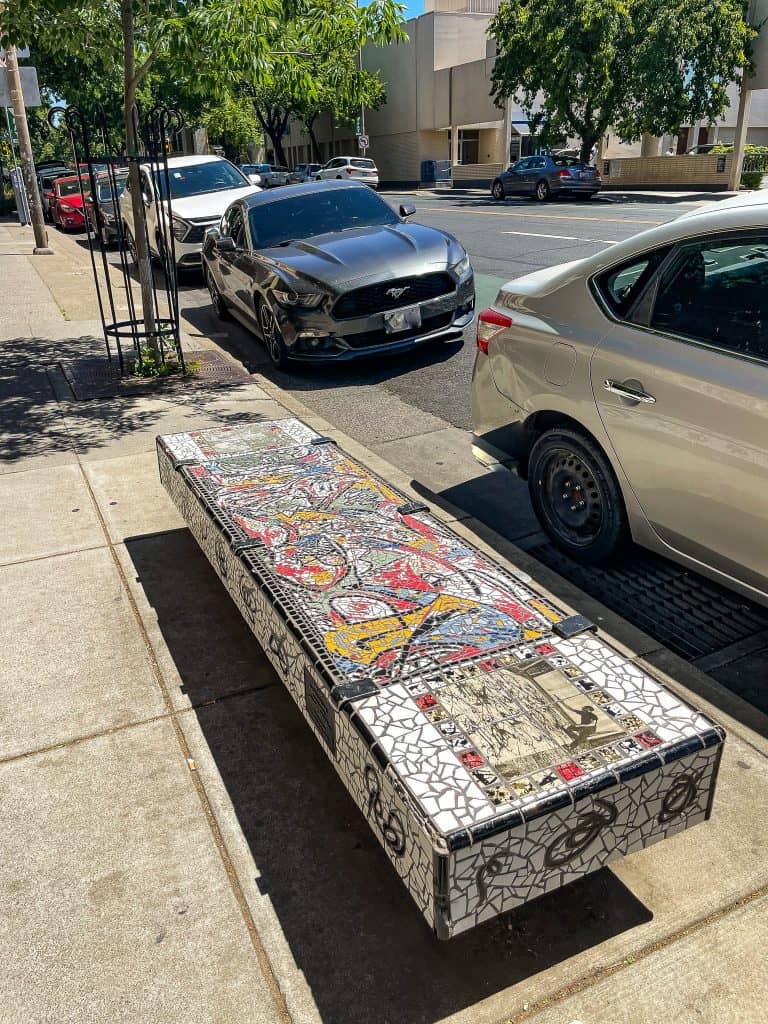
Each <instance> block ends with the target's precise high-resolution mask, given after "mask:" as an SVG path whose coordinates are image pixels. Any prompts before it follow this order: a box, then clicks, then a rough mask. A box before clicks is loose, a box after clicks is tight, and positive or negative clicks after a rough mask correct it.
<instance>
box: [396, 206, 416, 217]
mask: <svg viewBox="0 0 768 1024" xmlns="http://www.w3.org/2000/svg"><path fill="white" fill-rule="evenodd" d="M414 213H416V207H415V206H414V205H413V203H401V204H400V216H401V217H402V218H403V220H405V218H406V217H412V216H413V215H414Z"/></svg>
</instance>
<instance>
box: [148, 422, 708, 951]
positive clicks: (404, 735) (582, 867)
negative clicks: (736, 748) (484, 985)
mask: <svg viewBox="0 0 768 1024" xmlns="http://www.w3.org/2000/svg"><path fill="white" fill-rule="evenodd" d="M157 444H158V459H159V466H160V476H161V479H162V482H163V484H164V486H165V487H166V489H167V490H168V492H169V494H170V495H171V497H172V499H173V501H174V502H175V504H176V505H177V507H178V509H179V511H180V512H181V514H182V516H183V517H184V519H185V521H186V523H187V524H188V526H189V529H190V530H191V532H192V534H193V536H194V537H195V539H196V540H197V542H198V544H199V545H200V547H201V548H202V550H203V551H204V552H205V554H206V555H207V557H208V558H209V559H210V561H211V564H212V565H213V567H214V569H215V570H216V572H217V573H218V575H219V577H220V578H221V580H222V582H223V584H224V586H225V587H226V588H227V590H228V592H229V594H230V595H231V597H232V599H233V600H234V601H235V603H236V604H237V606H238V608H239V609H240V611H241V613H242V614H243V616H244V617H245V619H246V621H247V623H248V625H249V626H250V628H251V630H252V631H253V633H254V635H255V637H256V638H257V640H258V641H259V643H260V644H261V646H262V647H263V648H264V650H265V652H266V654H267V656H268V657H269V659H270V661H271V662H272V664H273V665H274V667H275V668H276V670H277V672H278V673H279V674H280V676H281V678H282V680H283V682H284V683H285V685H286V687H287V688H288V690H289V691H290V693H291V696H292V697H293V699H294V700H295V701H296V703H297V704H298V706H299V708H300V709H301V711H302V713H303V715H304V716H305V718H306V720H307V722H308V724H309V726H310V727H311V729H312V731H313V732H314V734H315V736H316V737H317V739H318V741H319V742H320V743H321V745H322V747H323V749H324V750H325V752H326V754H327V756H328V758H329V759H330V761H331V763H332V764H333V765H334V767H335V768H336V771H337V772H338V773H339V775H340V776H341V778H342V780H343V781H344V784H345V785H346V787H347V789H348V790H349V792H350V794H351V795H352V797H353V799H354V800H355V802H356V804H357V805H358V807H359V808H360V810H361V811H362V813H363V814H364V815H365V816H366V818H367V819H368V822H369V824H370V826H371V828H372V829H373V831H374V833H375V834H376V836H377V837H378V839H379V841H380V843H381V844H382V846H383V848H384V850H385V851H386V854H387V856H388V857H389V859H390V861H391V862H392V864H393V866H394V868H395V870H396V871H397V873H398V875H399V876H400V878H401V879H402V881H403V882H404V883H405V885H406V887H407V888H408V891H409V892H410V893H411V896H412V897H413V899H414V900H415V901H416V903H417V905H418V906H419V908H420V910H421V911H422V913H423V914H424V916H425V917H426V919H427V921H428V922H429V924H430V925H431V927H432V928H433V929H434V930H435V932H436V934H437V935H438V936H439V937H440V938H448V937H450V936H452V935H455V934H457V933H459V932H462V931H465V930H466V929H468V928H471V927H473V926H475V925H477V924H479V923H480V922H482V921H485V920H487V919H488V918H491V917H493V916H494V915H496V914H499V913H501V912H502V911H505V910H509V909H510V908H512V907H515V906H518V905H519V904H522V903H525V902H526V901H528V900H531V899H534V898H535V897H537V896H540V895H541V894H542V893H545V892H548V891H550V890H552V889H556V888H557V887H558V886H562V885H565V884H566V883H568V882H571V881H573V880H574V879H576V878H579V877H580V876H583V875H586V874H588V873H589V872H591V871H595V870H597V869H598V868H600V867H602V866H603V865H604V864H607V863H608V862H609V861H611V860H614V859H615V858H617V857H621V856H624V855H625V854H628V853H632V852H633V851H635V850H639V849H641V848H642V847H645V846H648V845H650V844H651V843H655V842H657V841H658V840H660V839H664V838H666V837H668V836H671V835H674V834H675V833H677V832H680V831H681V830H682V829H685V828H688V827H689V826H691V825H695V824H697V823H698V822H702V821H705V820H706V819H707V818H708V817H709V815H710V811H711V807H712V799H713V796H714V789H715V781H716V776H717V769H718V764H719V760H720V754H721V752H722V744H723V742H724V739H725V734H724V732H723V730H722V729H721V728H719V727H717V726H715V725H714V724H713V723H712V722H710V721H708V720H707V719H706V718H704V717H703V716H702V715H700V714H698V713H697V712H695V711H693V710H692V709H690V708H689V707H687V706H686V705H685V704H683V703H681V701H679V700H678V699H677V698H676V697H675V696H673V695H672V694H671V693H669V692H668V691H667V690H665V689H664V688H663V687H662V686H661V685H660V684H659V683H658V682H656V681H655V680H654V679H652V678H651V677H650V676H648V675H646V674H645V673H643V672H642V671H641V670H640V669H639V668H638V667H637V666H636V665H634V664H633V663H632V662H630V661H628V660H627V659H626V658H625V657H623V656H622V655H620V654H619V653H618V652H617V651H616V650H614V649H613V648H612V647H610V646H609V645H608V644H607V643H605V642H604V641H603V640H602V639H600V638H598V637H597V636H596V634H595V630H594V627H593V626H592V625H591V623H589V622H588V621H587V620H586V619H583V618H582V617H581V616H564V615H563V614H562V613H561V612H560V611H559V610H558V608H557V607H555V606H554V605H553V604H552V603H550V601H549V600H548V599H546V598H544V597H542V596H540V595H539V594H538V593H537V592H536V588H535V585H534V584H533V583H531V581H530V578H529V577H527V576H526V575H524V574H523V573H520V572H517V571H516V570H514V569H513V568H504V567H502V566H501V565H499V564H497V563H496V562H494V561H493V560H492V559H490V558H488V557H487V556H486V555H484V554H482V553H480V552H479V551H478V550H476V549H475V548H473V547H472V546H471V545H470V544H468V543H467V542H466V541H465V540H463V539H462V538H460V537H459V536H458V535H457V534H456V533H454V532H453V531H452V530H451V529H450V528H449V527H448V526H446V525H444V524H443V523H441V522H440V521H438V520H437V519H436V518H435V517H433V516H432V515H431V514H430V513H429V511H428V509H427V508H426V507H425V506H420V505H417V504H414V503H413V502H409V501H408V500H407V498H406V497H405V496H404V495H403V494H401V493H399V492H398V491H396V490H395V489H394V488H392V487H391V486H389V485H388V484H387V483H386V482H385V481H383V480H381V479H379V478H377V477H376V476H374V475H373V474H372V473H370V472H369V471H368V470H367V469H365V468H364V467H363V466H362V465H360V464H359V463H357V462H355V461H354V460H353V459H351V458H350V457H349V456H348V455H346V454H345V453H344V452H343V451H342V450H340V449H339V448H338V447H337V446H336V445H335V444H334V443H333V442H332V441H331V440H330V439H329V438H324V437H321V436H319V435H318V434H316V433H315V432H314V431H313V430H311V429H309V428H308V427H307V426H305V425H304V424H303V423H301V422H300V421H298V420H296V419H284V420H277V421H273V422H268V423H263V422H262V423H255V424H253V425H250V426H237V427H231V428H229V427H222V428H216V429H210V430H204V431H199V432H195V433H189V434H172V435H169V436H165V437H159V438H158V440H157Z"/></svg>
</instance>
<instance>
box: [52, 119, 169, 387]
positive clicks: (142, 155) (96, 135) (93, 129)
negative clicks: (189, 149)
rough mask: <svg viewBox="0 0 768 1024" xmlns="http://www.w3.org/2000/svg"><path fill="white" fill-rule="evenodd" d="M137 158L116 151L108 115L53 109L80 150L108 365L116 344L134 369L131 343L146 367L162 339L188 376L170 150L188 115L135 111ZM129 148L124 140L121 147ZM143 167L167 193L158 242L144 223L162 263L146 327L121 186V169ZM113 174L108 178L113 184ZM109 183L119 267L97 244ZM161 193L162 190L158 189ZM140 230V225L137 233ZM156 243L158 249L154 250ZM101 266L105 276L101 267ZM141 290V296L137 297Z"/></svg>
mask: <svg viewBox="0 0 768 1024" xmlns="http://www.w3.org/2000/svg"><path fill="white" fill-rule="evenodd" d="M132 116H133V122H134V129H135V136H136V139H137V150H138V151H137V152H136V153H132V154H130V155H128V156H126V155H125V152H126V147H125V146H123V145H122V144H121V146H120V147H119V148H118V147H116V146H115V145H114V143H113V141H112V139H111V137H110V132H109V127H108V123H107V119H106V117H105V115H104V112H103V111H102V110H100V109H97V110H96V113H95V115H94V117H93V124H92V125H91V124H89V123H88V119H87V118H86V117H85V115H84V114H83V112H82V111H81V110H79V109H78V108H77V107H53V108H52V109H51V110H50V111H49V113H48V120H49V123H50V124H51V125H52V126H53V125H54V124H55V121H56V119H57V118H58V117H63V120H64V123H65V125H66V128H67V131H68V133H69V137H70V141H71V144H72V152H73V156H74V162H75V168H76V170H75V171H73V174H77V175H78V179H79V185H80V198H81V201H82V204H83V216H84V218H85V219H86V232H87V237H88V251H89V254H90V260H91V269H92V271H93V279H94V284H95V287H96V297H97V301H98V306H99V316H100V318H101V325H102V330H103V332H104V341H105V344H106V347H107V358H108V359H109V361H110V362H111V361H112V343H114V347H115V352H116V355H117V360H118V364H119V367H120V373H121V374H124V373H125V372H126V369H127V365H126V363H127V360H126V352H125V351H124V346H125V343H126V342H130V347H131V348H132V354H133V361H134V362H135V364H136V366H137V367H138V368H141V366H142V363H143V359H144V353H143V351H142V350H143V348H144V347H145V346H146V344H147V343H148V341H149V340H150V336H151V337H152V338H153V339H154V340H156V342H157V346H158V350H159V355H160V358H161V360H162V361H163V362H164V361H165V359H166V357H167V354H168V353H169V352H171V351H172V352H174V353H175V355H176V357H177V359H178V361H179V365H180V368H181V371H182V373H186V367H185V364H184V353H183V352H182V348H181V336H180V330H179V289H178V281H177V274H176V249H175V241H174V234H173V230H172V225H173V220H172V210H171V188H170V179H169V174H168V156H167V153H168V150H169V148H170V145H171V140H172V139H173V136H174V135H175V133H176V132H178V131H179V130H180V129H181V128H182V126H183V121H182V118H181V115H180V114H179V113H178V112H177V111H175V110H172V109H169V108H167V107H156V108H155V109H153V110H151V111H150V112H149V113H148V114H147V115H146V116H144V117H142V115H141V112H140V111H139V109H138V107H134V109H133V111H132ZM121 142H122V140H121ZM134 161H135V162H137V163H138V164H139V165H140V167H142V168H144V169H145V170H146V172H147V173H148V175H149V179H150V181H152V182H153V183H154V184H155V187H156V191H157V192H158V193H159V195H158V196H156V197H155V198H154V200H153V202H154V205H155V214H156V222H157V223H156V230H155V232H154V233H153V237H152V239H151V240H150V237H149V231H148V226H147V218H146V216H145V217H144V218H143V230H144V237H145V241H146V246H147V251H148V252H149V253H152V251H153V250H154V251H155V252H156V254H157V261H156V263H155V266H154V267H153V268H152V273H151V294H152V313H153V321H154V322H153V324H152V326H151V329H150V327H149V326H148V325H147V324H146V323H145V319H144V313H143V309H142V303H141V288H140V285H139V282H138V281H137V280H136V279H135V278H134V275H133V273H132V272H131V270H132V268H131V265H130V262H129V254H128V249H129V246H128V242H129V239H128V234H127V231H126V225H125V223H124V221H123V216H122V213H121V211H120V199H119V196H120V189H119V184H122V183H123V182H124V178H123V175H122V174H119V173H118V172H119V171H120V170H123V169H124V170H127V169H128V167H129V164H130V163H131V162H134ZM105 175H106V177H105ZM105 183H106V184H108V186H109V193H110V198H109V199H108V200H106V201H104V205H105V206H107V207H108V208H109V209H111V210H113V211H114V213H115V217H114V232H115V234H116V236H117V254H118V259H117V263H116V264H115V263H112V262H111V261H110V260H109V259H108V257H107V252H106V250H105V247H104V245H103V244H102V245H100V246H99V249H98V256H97V251H96V249H95V240H96V237H98V238H100V239H101V238H103V237H104V233H105V228H106V222H105V220H104V210H103V209H102V202H101V201H100V200H99V193H98V185H99V184H102V185H103V184H105ZM158 185H159V186H160V187H159V188H157V186H158ZM87 198H90V200H91V203H92V207H93V216H94V219H95V228H96V230H95V232H93V231H92V230H91V229H90V226H89V221H88V218H87V202H86V199H87ZM134 229H135V226H134ZM150 241H151V243H152V244H150ZM97 260H98V262H100V263H101V268H100V270H101V272H99V269H98V266H97ZM115 271H117V272H118V273H119V275H120V278H121V279H122V286H123V288H124V290H125V303H126V306H125V308H126V309H127V313H128V316H127V317H124V316H119V315H118V313H119V312H122V310H120V309H119V303H118V302H117V301H116V296H115V285H114V283H113V279H112V275H113V273H114V272H115ZM134 289H136V290H137V291H138V296H137V295H136V294H134Z"/></svg>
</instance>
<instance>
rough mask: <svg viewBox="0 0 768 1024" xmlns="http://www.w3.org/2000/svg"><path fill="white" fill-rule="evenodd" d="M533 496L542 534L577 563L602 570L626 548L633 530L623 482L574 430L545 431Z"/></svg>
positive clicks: (534, 458)
mask: <svg viewBox="0 0 768 1024" xmlns="http://www.w3.org/2000/svg"><path fill="white" fill-rule="evenodd" d="M528 490H529V493H530V496H531V502H532V504H533V509H534V512H535V513H536V516H537V518H538V520H539V522H540V523H541V525H542V527H543V529H544V530H545V532H546V533H547V535H548V536H549V538H550V539H551V540H552V542H553V543H554V544H555V545H556V547H558V548H560V550H561V551H564V552H565V553H566V554H567V555H569V556H570V557H571V558H573V559H574V560H575V561H577V562H581V563H583V564H585V565H598V564H600V563H601V562H606V561H608V560H609V559H610V558H611V557H612V556H614V555H616V554H617V553H618V552H619V551H620V550H621V548H622V547H623V546H624V545H625V544H626V542H627V540H628V538H629V526H628V522H627V512H626V509H625V507H624V499H623V497H622V494H621V489H620V487H619V483H618V480H617V479H616V475H615V473H614V472H613V468H612V467H611V464H610V462H609V461H608V459H607V457H606V456H605V454H604V453H603V451H602V450H601V448H600V447H599V445H597V444H596V442H595V441H593V440H592V439H591V438H589V437H588V436H587V435H586V434H582V433H581V432H579V431H577V430H573V429H571V428H569V427H553V428H552V429H550V430H546V431H544V433H543V434H542V435H541V436H540V437H539V438H538V439H537V441H536V442H535V444H534V445H533V448H532V449H531V454H530V456H529V459H528Z"/></svg>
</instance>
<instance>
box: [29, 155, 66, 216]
mask: <svg viewBox="0 0 768 1024" xmlns="http://www.w3.org/2000/svg"><path fill="white" fill-rule="evenodd" d="M71 174H72V168H71V167H65V166H64V165H63V164H58V165H56V164H46V165H45V166H41V167H38V169H37V187H38V189H39V190H40V202H41V203H42V206H43V216H44V217H45V219H46V220H50V219H51V214H52V211H51V199H52V198H53V186H54V185H55V183H56V181H57V180H58V179H59V178H66V177H69V176H70V175H71Z"/></svg>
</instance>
